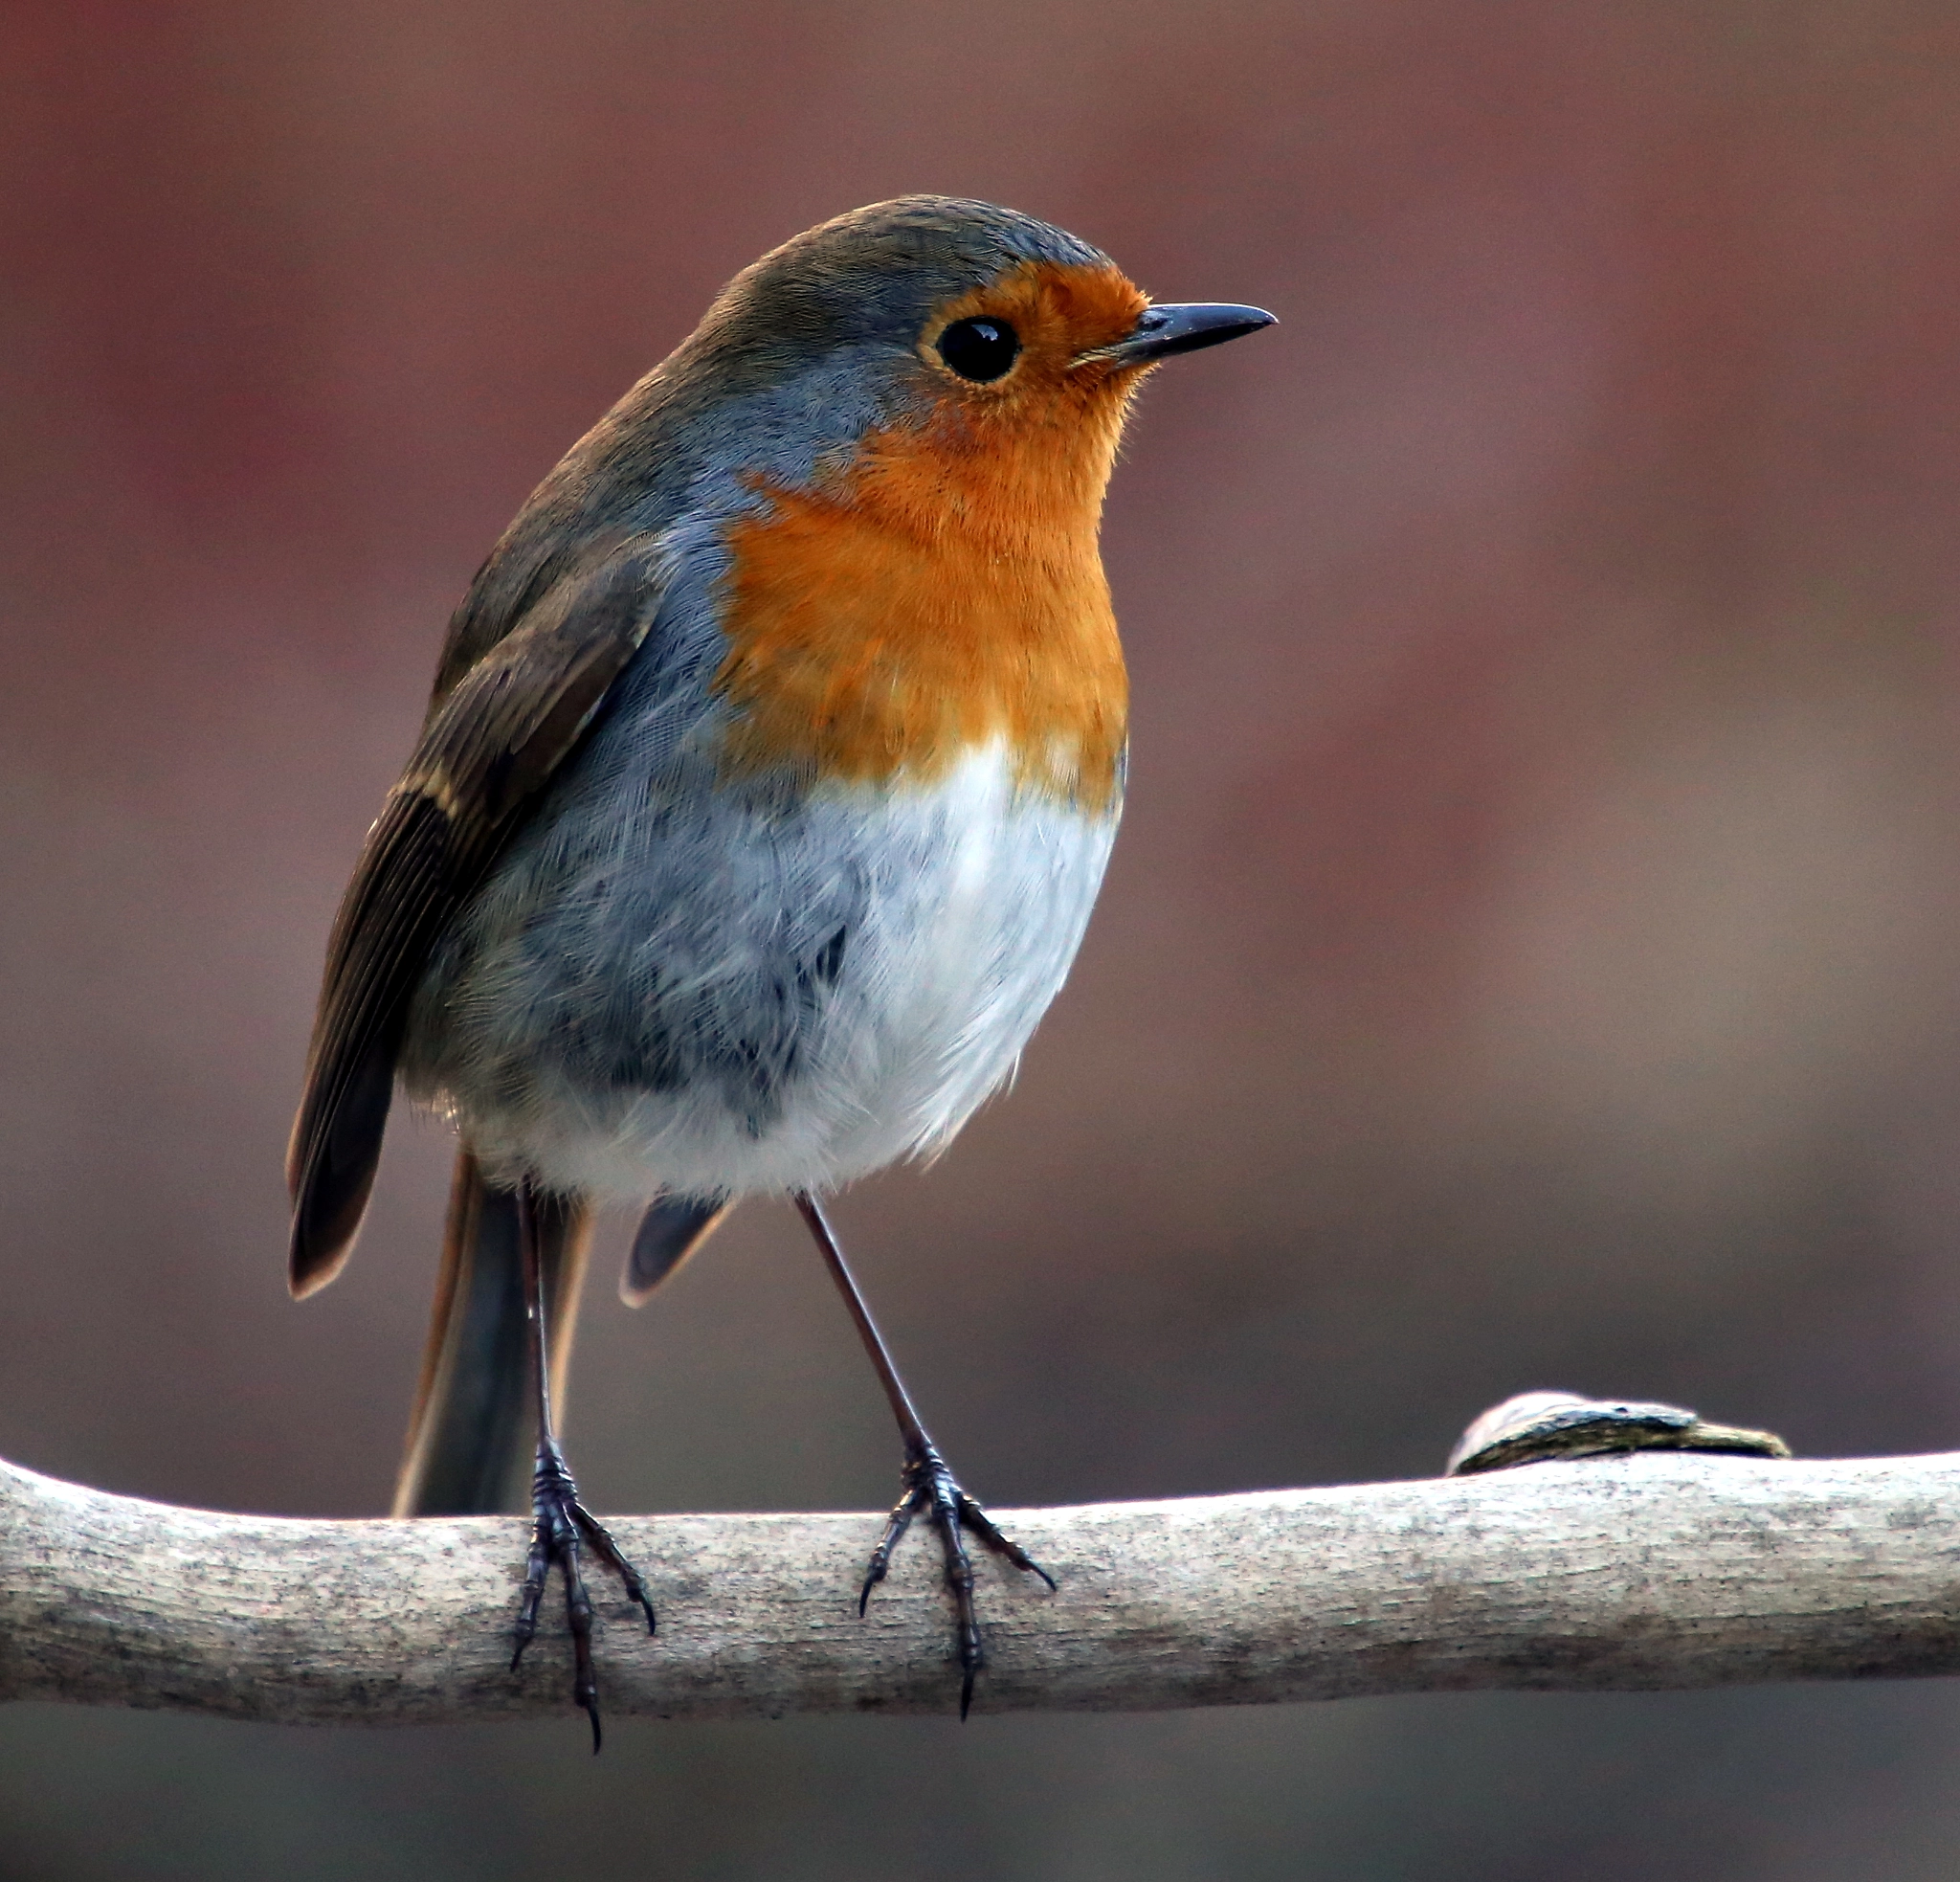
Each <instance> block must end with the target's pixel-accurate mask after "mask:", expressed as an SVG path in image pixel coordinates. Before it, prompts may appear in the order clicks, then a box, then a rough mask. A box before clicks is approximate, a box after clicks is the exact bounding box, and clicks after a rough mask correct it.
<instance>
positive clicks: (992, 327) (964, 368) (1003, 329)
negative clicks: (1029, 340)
mask: <svg viewBox="0 0 1960 1882" xmlns="http://www.w3.org/2000/svg"><path fill="white" fill-rule="evenodd" d="M1020 350H1021V341H1020V336H1019V335H1018V334H1017V333H1016V332H1015V331H1014V330H1013V327H1011V326H1010V325H1008V324H1007V322H1006V321H1004V320H956V321H954V322H953V324H952V325H950V326H949V327H947V330H946V331H945V332H944V333H942V334H941V335H940V336H939V356H940V358H941V359H943V360H945V361H946V363H947V365H948V366H949V367H951V368H952V370H954V371H955V372H957V373H958V374H959V375H960V377H961V378H962V379H976V380H978V381H979V382H980V383H981V384H982V385H985V384H986V383H987V381H988V380H990V379H998V378H999V377H1000V375H1001V374H1002V373H1003V372H1005V371H1006V370H1008V368H1009V367H1011V366H1012V365H1013V363H1014V357H1015V355H1016V354H1017V353H1019V351H1020Z"/></svg>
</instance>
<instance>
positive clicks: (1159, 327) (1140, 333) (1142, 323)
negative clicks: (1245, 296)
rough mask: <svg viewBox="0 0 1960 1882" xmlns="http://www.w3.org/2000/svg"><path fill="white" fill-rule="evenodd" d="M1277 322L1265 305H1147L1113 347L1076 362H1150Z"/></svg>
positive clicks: (1218, 343) (1099, 349)
mask: <svg viewBox="0 0 1960 1882" xmlns="http://www.w3.org/2000/svg"><path fill="white" fill-rule="evenodd" d="M1273 325H1278V320H1277V317H1276V316H1275V315H1272V314H1269V313H1267V312H1266V310H1265V309H1264V308H1263V307H1233V306H1226V305H1222V304H1214V303H1213V302H1205V301H1194V302H1190V303H1188V304H1186V305H1184V306H1170V307H1146V308H1145V309H1144V311H1143V313H1142V314H1141V315H1139V316H1138V319H1137V324H1136V325H1135V327H1134V328H1133V329H1132V330H1131V331H1130V332H1129V333H1128V334H1127V335H1126V336H1125V338H1124V339H1121V340H1119V341H1117V342H1116V344H1115V345H1114V346H1112V347H1096V348H1095V349H1094V350H1093V351H1092V352H1086V353H1081V354H1079V355H1078V356H1077V357H1076V358H1075V359H1074V360H1072V361H1070V364H1071V365H1073V366H1087V365H1088V364H1089V363H1090V362H1091V361H1092V360H1101V361H1102V362H1103V363H1104V364H1105V365H1109V366H1148V365H1150V364H1152V363H1153V362H1154V361H1157V360H1160V359H1169V357H1170V355H1171V354H1172V353H1194V352H1196V351H1197V350H1198V349H1199V347H1221V346H1223V345H1224V344H1225V342H1226V341H1228V340H1236V339H1237V338H1238V337H1239V336H1240V335H1241V334H1245V333H1257V332H1258V330H1259V328H1260V327H1262V326H1273Z"/></svg>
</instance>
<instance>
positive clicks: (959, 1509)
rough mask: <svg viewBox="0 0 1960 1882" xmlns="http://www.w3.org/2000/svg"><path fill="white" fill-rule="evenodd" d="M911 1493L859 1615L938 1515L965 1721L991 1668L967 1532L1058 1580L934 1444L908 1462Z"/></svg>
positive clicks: (860, 1599) (868, 1577) (882, 1545)
mask: <svg viewBox="0 0 1960 1882" xmlns="http://www.w3.org/2000/svg"><path fill="white" fill-rule="evenodd" d="M903 1478H904V1486H905V1490H904V1494H903V1495H902V1496H901V1497H900V1498H899V1500H898V1502H897V1503H896V1504H895V1505H894V1506H893V1507H892V1512H891V1514H890V1515H889V1516H888V1517H886V1518H885V1526H884V1534H883V1535H881V1536H880V1537H879V1540H878V1547H877V1548H875V1549H874V1550H872V1552H871V1561H870V1564H869V1567H868V1568H867V1570H866V1573H865V1577H864V1586H863V1587H862V1588H861V1589H860V1590H859V1592H858V1596H857V1612H858V1615H859V1616H860V1618H861V1617H862V1615H863V1613H864V1611H865V1607H866V1604H867V1603H868V1602H870V1600H871V1591H872V1590H873V1589H874V1588H876V1587H877V1586H878V1584H879V1583H880V1581H882V1580H884V1579H885V1577H886V1575H888V1574H889V1573H890V1571H891V1564H892V1554H893V1551H894V1550H896V1549H897V1547H898V1545H899V1542H900V1539H901V1538H902V1536H903V1535H904V1534H905V1532H906V1531H907V1530H908V1529H909V1528H911V1526H912V1519H913V1517H914V1516H916V1515H918V1514H919V1513H920V1512H922V1511H925V1510H928V1509H929V1510H930V1511H931V1512H932V1527H933V1529H934V1531H935V1532H936V1533H937V1534H938V1536H939V1546H940V1551H941V1555H942V1557H943V1559H944V1560H945V1563H946V1584H947V1588H949V1589H950V1590H951V1591H952V1597H953V1615H954V1627H955V1631H956V1636H957V1640H958V1644H959V1659H960V1717H961V1719H962V1720H964V1719H965V1718H966V1716H967V1714H968V1713H969V1712H970V1711H971V1710H972V1705H973V1683H974V1681H975V1680H976V1679H977V1678H978V1676H979V1674H980V1671H981V1669H982V1668H984V1667H985V1666H986V1664H987V1654H986V1649H985V1648H984V1647H982V1645H981V1642H980V1618H979V1614H978V1611H977V1610H976V1608H975V1605H974V1602H973V1563H972V1559H971V1557H969V1555H968V1554H967V1545H966V1540H965V1532H969V1531H970V1532H971V1533H972V1534H973V1535H977V1536H978V1537H979V1538H980V1540H981V1541H982V1542H983V1543H985V1544H986V1546H987V1547H988V1548H989V1549H991V1551H992V1552H993V1554H995V1555H996V1556H1000V1557H1004V1558H1005V1559H1006V1560H1008V1561H1010V1562H1012V1563H1013V1566H1014V1567H1016V1568H1018V1569H1023V1570H1025V1571H1026V1572H1027V1573H1029V1574H1031V1575H1038V1576H1039V1577H1040V1578H1041V1580H1044V1581H1045V1582H1047V1583H1048V1587H1049V1590H1050V1592H1051V1593H1052V1592H1054V1590H1055V1577H1054V1576H1052V1575H1050V1574H1049V1572H1048V1571H1047V1570H1046V1569H1045V1568H1043V1567H1042V1566H1041V1564H1040V1563H1039V1562H1037V1561H1036V1559H1035V1558H1034V1557H1032V1556H1031V1555H1029V1554H1028V1552H1027V1551H1026V1550H1025V1549H1023V1548H1022V1547H1021V1545H1020V1544H1019V1543H1018V1542H1016V1541H1014V1540H1013V1538H1012V1537H1010V1536H1008V1535H1003V1534H1002V1533H1001V1531H1000V1528H999V1525H998V1524H996V1523H995V1522H994V1521H993V1519H992V1517H991V1516H990V1515H989V1514H988V1513H987V1512H986V1511H985V1510H983V1509H982V1508H981V1507H980V1505H979V1504H978V1503H977V1502H976V1501H975V1500H974V1499H973V1498H972V1497H970V1496H969V1495H968V1494H967V1492H966V1490H963V1489H962V1488H961V1487H960V1485H959V1484H958V1483H957V1482H956V1481H955V1480H954V1478H953V1473H952V1472H951V1470H949V1469H948V1468H947V1464H946V1460H945V1459H944V1458H942V1457H941V1456H940V1454H939V1452H938V1451H937V1450H936V1449H934V1448H933V1446H932V1445H929V1444H928V1445H924V1447H923V1448H922V1449H920V1450H918V1451H916V1452H915V1453H914V1454H913V1455H912V1456H910V1457H908V1458H907V1459H906V1460H905V1468H904V1472H903Z"/></svg>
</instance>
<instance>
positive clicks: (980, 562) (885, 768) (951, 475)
mask: <svg viewBox="0 0 1960 1882" xmlns="http://www.w3.org/2000/svg"><path fill="white" fill-rule="evenodd" d="M1145 305H1146V302H1145V298H1144V296H1143V294H1142V293H1141V291H1140V290H1139V289H1137V288H1136V287H1135V286H1133V285H1132V284H1131V283H1130V282H1129V281H1128V280H1125V278H1124V277H1123V276H1122V275H1121V274H1119V273H1118V272H1117V271H1116V270H1115V269H1114V268H1093V269H1091V268H1080V267H1076V268H1063V267H1059V266H1056V265H1054V264H1045V263H1044V264H1026V265H1023V266H1021V267H1017V268H1015V269H1013V270H1011V271H1010V272H1009V273H1008V274H1006V275H1004V276H1003V277H1001V278H1000V280H996V281H994V282H992V283H991V284H990V285H989V286H988V287H986V288H983V289H980V290H977V291H975V292H973V293H970V294H967V295H963V296H961V297H960V298H959V299H958V300H957V301H955V302H950V303H948V304H947V305H946V306H944V307H942V308H939V309H937V310H936V311H935V314H934V317H933V319H932V320H931V321H929V322H928V323H927V325H926V326H925V328H924V331H923V332H922V334H921V336H920V347H921V353H922V357H924V359H925V360H926V362H927V365H928V367H929V368H930V369H931V370H933V371H934V372H935V374H936V376H937V378H939V379H944V381H945V382H946V384H945V386H944V388H943V389H941V390H940V392H939V396H938V399H937V401H936V405H935V407H934V409H933V411H932V412H931V413H930V414H929V415H928V416H926V417H925V418H924V419H923V420H922V422H920V423H918V424H916V425H912V426H906V427H894V428H892V429H890V430H887V431H883V432H880V433H878V434H875V435H873V436H871V437H867V438H865V439H864V441H863V443H862V445H861V447H860V449H859V450H858V452H857V454H856V455H855V456H854V457H853V458H852V459H851V461H850V463H849V464H848V465H847V466H845V467H844V468H842V469H841V470H839V471H838V472H836V473H835V474H834V475H833V476H831V477H829V478H827V479H823V480H820V481H819V482H818V484H817V485H816V486H815V487H814V488H813V489H809V490H793V491H792V490H778V489H773V488H771V489H768V490H767V492H766V494H767V495H768V498H769V500H770V501H769V508H768V510H767V511H766V512H765V513H763V514H761V515H759V516H755V517H745V518H742V519H739V520H738V521H737V522H736V523H735V524H734V525H732V526H731V527H730V529H729V532H728V544H729V548H730V549H731V551H732V555H733V567H732V570H731V571H730V576H729V597H728V608H727V612H726V616H725V618H724V627H725V630H726V632H727V635H728V639H729V643H730V645H729V651H728V655H727V658H726V659H725V661H724V662H723V666H722V669H721V672H720V674H719V675H718V676H717V679H716V688H717V690H718V691H719V692H720V693H721V694H722V695H723V696H724V698H725V699H726V700H728V702H729V703H730V704H731V705H732V706H734V707H735V708H736V711H737V717H736V721H735V723H734V725H733V726H732V727H731V728H730V731H729V737H728V744H727V748H726V762H727V763H728V764H729V765H730V767H731V768H733V769H736V770H738V771H761V770H773V769H776V768H778V767H781V766H790V767H792V768H794V769H797V770H802V771H805V772H808V773H811V774H813V775H815V776H818V777H824V778H835V779H839V780H845V781H851V782H877V781H883V780H887V779H892V778H896V777H899V776H904V777H907V778H911V779H917V780H919V781H922V782H924V781H930V780H932V779H935V778H938V777H943V776H944V775H945V774H946V773H947V772H948V771H950V770H951V768H952V767H953V766H954V765H955V764H956V763H958V761H959V760H960V758H961V757H962V756H964V755H965V754H966V753H967V752H969V751H971V750H973V749H974V748H975V747H978V746H983V745H986V744H988V743H989V742H991V741H992V740H994V739H1000V740H1004V741H1005V743H1006V746H1007V749H1008V751H1009V752H1010V753H1011V755H1012V758H1013V765H1014V768H1015V773H1016V776H1017V780H1018V782H1019V784H1020V786H1021V787H1022V788H1023V789H1026V790H1032V791H1035V792H1038V793H1039V794H1041V795H1045V796H1050V797H1053V798H1057V799H1059V800H1062V801H1069V802H1074V803H1078V804H1080V805H1081V806H1083V807H1084V808H1086V809H1091V810H1104V809H1107V808H1109V807H1111V806H1112V805H1113V803H1114V801H1115V797H1116V791H1117V779H1118V771H1119V767H1120V765H1121V762H1122V755H1123V749H1124V742H1125V736H1126V723H1127V709H1128V683H1127V680H1126V678H1125V673H1124V665H1123V651H1122V648H1121V646H1120V644H1119V642H1118V640H1117V634H1116V617H1115V615H1114V613H1113V611H1112V610H1111V607H1110V602H1109V587H1108V583H1107V582H1106V580H1105V579H1104V577H1103V563H1102V557H1101V555H1100V554H1099V552H1098V549H1097V541H1096V537H1097V528H1098V525H1099V523H1100V521H1101V516H1102V508H1103V490H1104V488H1105V486H1106V485H1107V483H1108V480H1109V472H1110V467H1111V465H1112V464H1113V463H1114V461H1115V456H1116V445H1117V440H1118V437H1119V436H1120V434H1121V432H1122V429H1123V414H1124V407H1125V403H1126V401H1127V398H1128V395H1129V392H1130V390H1131V388H1132V386H1133V385H1134V383H1135V381H1136V379H1137V377H1138V376H1139V375H1138V374H1137V373H1136V372H1135V371H1134V370H1130V371H1111V370H1108V369H1107V368H1105V367H1103V366H1100V365H1091V366H1088V367H1080V368H1076V367H1072V362H1073V361H1074V360H1075V359H1076V358H1077V357H1078V356H1079V355H1080V354H1081V353H1083V352H1087V351H1090V350H1092V349H1094V348H1095V347H1103V346H1107V345H1109V344H1110V343H1111V342H1112V341H1114V340H1117V339H1120V338H1121V337H1122V336H1123V335H1124V334H1125V333H1127V332H1128V331H1129V330H1130V328H1131V327H1132V326H1133V325H1135V322H1136V318H1137V315H1138V314H1139V313H1140V312H1141V311H1142V310H1143V308H1144V306H1145ZM982 315H984V316H987V317H990V318H992V319H996V320H1004V321H1006V322H1008V323H1010V324H1011V325H1013V327H1014V329H1015V332H1016V333H1017V335H1018V336H1019V338H1020V342H1021V350H1020V353H1019V355H1018V357H1017V358H1016V360H1015V362H1014V366H1013V370H1012V371H1011V372H1009V373H1007V374H1005V375H1004V376H1003V377H1001V378H1000V379H998V380H994V381H991V382H989V383H987V384H982V385H976V384H973V383H971V382H969V381H966V380H962V379H960V378H959V377H958V376H957V375H956V374H954V373H952V372H951V371H950V370H948V369H947V368H946V367H945V366H944V365H942V364H938V363H937V356H936V355H935V354H934V353H933V352H932V351H931V346H932V342H933V341H934V339H936V337H937V335H938V333H939V332H940V331H941V330H943V329H944V327H946V326H947V325H949V324H950V323H952V322H953V321H956V320H965V319H969V318H973V317H976V316H982Z"/></svg>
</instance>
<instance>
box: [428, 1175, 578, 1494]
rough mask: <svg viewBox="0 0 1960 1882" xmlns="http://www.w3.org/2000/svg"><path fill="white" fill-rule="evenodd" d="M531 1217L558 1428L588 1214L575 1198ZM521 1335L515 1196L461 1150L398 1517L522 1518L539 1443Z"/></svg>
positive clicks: (552, 1199) (544, 1202)
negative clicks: (542, 1283) (503, 1514)
mask: <svg viewBox="0 0 1960 1882" xmlns="http://www.w3.org/2000/svg"><path fill="white" fill-rule="evenodd" d="M535 1216H536V1220H537V1224H538V1240H539V1250H538V1252H539V1259H540V1264H541V1266H542V1268H543V1272H544V1281H545V1312H546V1326H547V1328H548V1330H549V1332H550V1335H551V1354H550V1357H551V1412H552V1417H553V1419H554V1420H556V1419H560V1418H562V1417H563V1415H564V1397H565V1375H566V1369H567V1365H568V1361H569V1360H570V1357H571V1333H572V1327H573V1324H574V1323H575V1322H576V1320H577V1318H578V1297H579V1284H580V1283H581V1282H582V1281H583V1280H584V1278H585V1270H586V1254H587V1251H588V1248H589V1247H590V1242H591V1231H592V1212H591V1210H590V1207H589V1206H588V1205H587V1204H586V1202H585V1201H584V1200H583V1199H580V1198H578V1197H575V1196H546V1195H540V1196H539V1197H538V1199H537V1203H536V1209H535ZM525 1334H526V1327H525V1320H524V1298H523V1266H522V1263H521V1260H520V1256H519V1250H518V1239H517V1194H516V1192H515V1191H514V1190H507V1189H497V1188H493V1187H492V1186H491V1185H490V1184H489V1183H487V1182H486V1181H485V1180H484V1179H483V1175H482V1172H481V1171H480V1170H479V1169H478V1167H477V1160H476V1158H475V1157H473V1156H472V1155H471V1154H470V1153H469V1152H468V1151H467V1150H465V1151H463V1152H462V1153H461V1154H459V1155H458V1156H457V1164H456V1182H455V1184H454V1186H453V1187H452V1189H451V1190H450V1196H449V1221H448V1224H447V1225H446V1227H445V1228H444V1230H443V1236H442V1270H441V1273H440V1275H439V1276H438V1277H437V1280H436V1284H435V1307H434V1315H433V1317H432V1319H431V1321H430V1326H429V1344H428V1346H427V1347H426V1348H425V1349H424V1351H423V1355H422V1379H421V1384H420V1385H419V1386H418V1387H417V1389H416V1392H415V1408H414V1410H413V1411H412V1413H411V1414H410V1416H409V1443H408V1449H407V1452H406V1453H405V1455H404V1456H403V1458H402V1468H401V1475H400V1477H399V1478H398V1479H397V1480H396V1483H395V1492H394V1513H395V1514H396V1515H397V1516H477V1515H493V1514H496V1513H497V1512H508V1511H516V1510H521V1509H523V1508H525V1507H527V1499H526V1496H525V1486H526V1485H527V1484H528V1483H529V1481H530V1473H531V1459H532V1452H533V1448H534V1446H535V1445H536V1443H537V1433H536V1431H535V1430H533V1429H532V1424H533V1422H534V1421H533V1419H532V1415H531V1407H532V1402H533V1400H532V1394H533V1391H534V1388H533V1386H532V1383H531V1363H530V1355H529V1349H528V1347H527V1344H526V1338H525Z"/></svg>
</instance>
